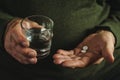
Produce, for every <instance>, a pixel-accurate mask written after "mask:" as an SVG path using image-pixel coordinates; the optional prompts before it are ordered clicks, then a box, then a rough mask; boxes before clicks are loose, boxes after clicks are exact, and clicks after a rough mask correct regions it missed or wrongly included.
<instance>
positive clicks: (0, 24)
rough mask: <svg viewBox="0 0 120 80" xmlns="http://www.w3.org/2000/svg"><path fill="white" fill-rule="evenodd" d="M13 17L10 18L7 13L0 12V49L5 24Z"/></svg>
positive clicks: (2, 42)
mask: <svg viewBox="0 0 120 80" xmlns="http://www.w3.org/2000/svg"><path fill="white" fill-rule="evenodd" d="M13 18H14V17H12V16H10V15H9V14H7V13H4V12H2V11H0V48H1V49H3V48H4V46H3V45H4V33H5V30H6V27H7V23H8V22H9V21H10V20H12V19H13Z"/></svg>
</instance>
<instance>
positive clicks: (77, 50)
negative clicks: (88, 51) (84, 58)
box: [74, 48, 81, 56]
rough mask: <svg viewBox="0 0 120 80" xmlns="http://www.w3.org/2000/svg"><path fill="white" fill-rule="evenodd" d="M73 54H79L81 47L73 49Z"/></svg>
mask: <svg viewBox="0 0 120 80" xmlns="http://www.w3.org/2000/svg"><path fill="white" fill-rule="evenodd" d="M74 54H75V55H79V56H80V55H81V49H80V48H75V49H74Z"/></svg>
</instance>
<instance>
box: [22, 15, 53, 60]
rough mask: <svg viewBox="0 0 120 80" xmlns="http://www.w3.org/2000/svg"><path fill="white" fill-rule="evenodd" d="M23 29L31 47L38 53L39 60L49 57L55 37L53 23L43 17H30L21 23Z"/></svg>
mask: <svg viewBox="0 0 120 80" xmlns="http://www.w3.org/2000/svg"><path fill="white" fill-rule="evenodd" d="M21 27H22V29H23V31H24V34H25V36H26V38H27V40H28V41H29V43H30V47H31V48H33V49H35V50H36V52H37V58H38V59H42V58H45V57H46V56H48V55H49V53H50V49H51V42H52V37H53V21H52V19H50V18H49V17H46V16H42V15H33V16H28V17H26V18H25V19H23V20H22V22H21Z"/></svg>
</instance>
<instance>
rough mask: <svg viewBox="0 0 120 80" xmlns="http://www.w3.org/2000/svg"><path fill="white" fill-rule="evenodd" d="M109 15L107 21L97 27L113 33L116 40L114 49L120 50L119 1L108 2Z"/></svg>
mask: <svg viewBox="0 0 120 80" xmlns="http://www.w3.org/2000/svg"><path fill="white" fill-rule="evenodd" d="M109 5H110V7H111V8H110V14H109V16H108V19H106V20H105V21H104V22H103V23H101V24H100V26H98V27H107V28H109V29H110V31H112V32H113V34H114V36H115V39H116V44H115V47H116V48H120V1H119V0H111V1H110V0H109Z"/></svg>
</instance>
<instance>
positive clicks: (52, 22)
mask: <svg viewBox="0 0 120 80" xmlns="http://www.w3.org/2000/svg"><path fill="white" fill-rule="evenodd" d="M34 16H35V17H37V16H38V17H43V18H46V19H48V20H49V21H50V22H51V24H52V26H54V21H53V20H52V19H51V18H50V17H48V16H45V15H31V16H26V17H25V18H23V19H22V20H21V22H20V26H21V27H22V29H25V30H26V28H25V27H24V26H23V24H22V23H23V21H24V20H25V19H27V18H30V17H34Z"/></svg>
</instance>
